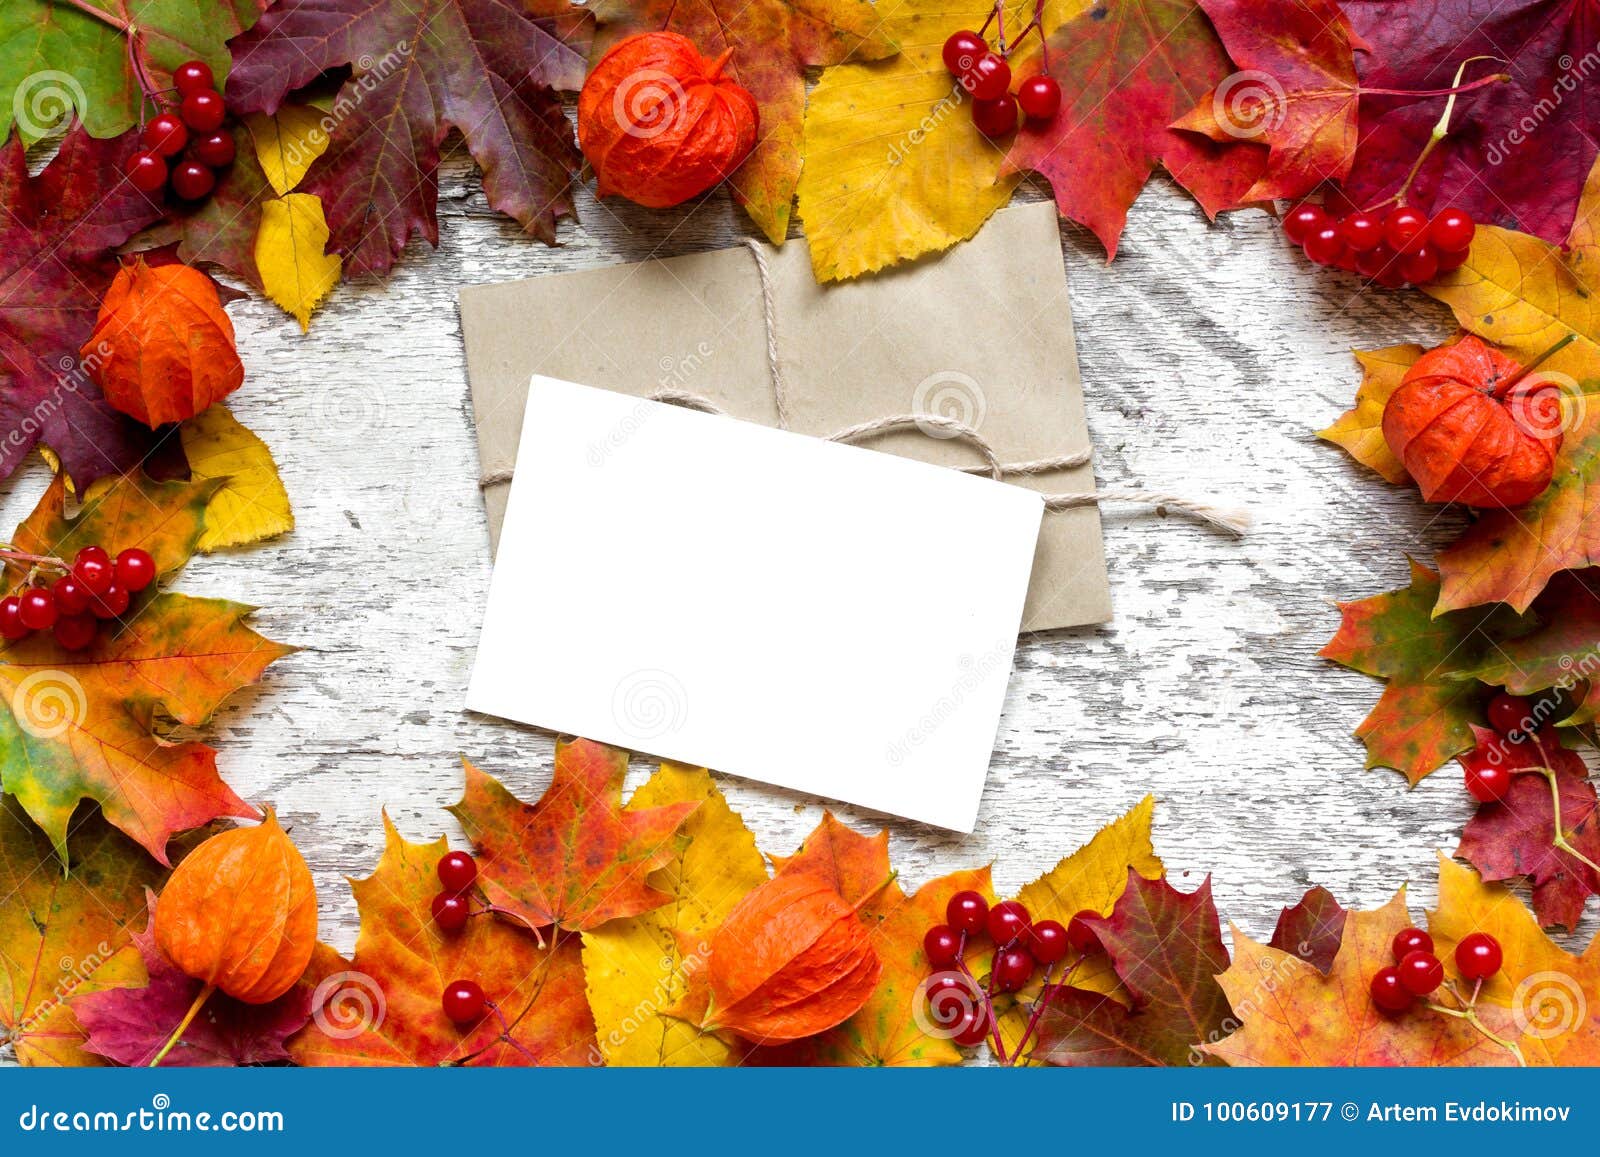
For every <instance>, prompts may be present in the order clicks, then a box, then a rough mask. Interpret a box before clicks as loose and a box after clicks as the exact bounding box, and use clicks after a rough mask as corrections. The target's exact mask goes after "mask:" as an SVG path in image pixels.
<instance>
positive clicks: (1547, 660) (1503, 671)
mask: <svg viewBox="0 0 1600 1157" xmlns="http://www.w3.org/2000/svg"><path fill="white" fill-rule="evenodd" d="M1530 613H1531V614H1532V616H1533V617H1534V619H1536V620H1537V621H1538V623H1539V626H1538V628H1537V629H1536V630H1534V631H1532V632H1531V633H1529V634H1527V635H1524V636H1523V637H1522V638H1520V639H1508V640H1505V641H1503V642H1501V643H1499V644H1498V645H1497V646H1496V647H1495V649H1494V650H1493V651H1492V652H1491V653H1490V654H1489V655H1488V656H1486V657H1485V660H1484V661H1483V662H1482V663H1480V664H1479V665H1478V666H1477V667H1476V668H1474V669H1473V671H1472V675H1473V677H1474V678H1476V679H1478V680H1480V681H1482V682H1484V683H1488V684H1491V685H1493V686H1496V687H1504V688H1505V689H1506V690H1507V691H1509V692H1511V693H1512V694H1513V695H1534V696H1538V697H1539V699H1540V700H1541V701H1544V700H1546V699H1547V697H1546V696H1542V695H1539V693H1540V692H1542V691H1548V690H1551V689H1555V690H1557V691H1560V692H1562V693H1563V695H1564V696H1567V697H1569V698H1570V701H1571V702H1572V703H1574V704H1575V705H1576V710H1574V711H1573V712H1572V714H1570V715H1568V716H1567V717H1566V718H1564V719H1556V720H1555V722H1557V723H1558V724H1560V725H1562V726H1569V725H1577V724H1583V723H1588V722H1590V721H1592V719H1593V718H1594V712H1595V710H1596V708H1597V707H1600V570H1593V569H1591V570H1585V571H1566V572H1563V573H1561V574H1558V575H1556V576H1555V577H1554V578H1553V579H1551V580H1550V584H1549V585H1548V586H1546V587H1545V588H1544V590H1543V592H1541V593H1540V595H1539V597H1538V598H1536V599H1535V600H1534V601H1533V606H1532V607H1531V608H1530ZM1538 706H1540V705H1539V704H1536V707H1538ZM1554 715H1555V706H1554V703H1553V702H1543V704H1542V713H1541V714H1540V715H1539V717H1538V720H1537V721H1538V722H1541V723H1542V722H1545V721H1546V720H1548V719H1551V718H1553V717H1554Z"/></svg>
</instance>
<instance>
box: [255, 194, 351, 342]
mask: <svg viewBox="0 0 1600 1157" xmlns="http://www.w3.org/2000/svg"><path fill="white" fill-rule="evenodd" d="M327 244H328V223H327V221H326V220H325V219H324V218H323V215H322V201H321V199H320V198H318V197H314V196H312V195H311V194H310V193H290V194H289V195H288V196H285V197H282V198H279V199H273V200H267V201H263V202H262V203H261V229H260V231H259V232H257V233H256V269H257V270H259V271H260V273H261V285H262V287H263V288H264V289H265V290H266V291H267V296H268V297H270V298H272V300H273V301H275V302H277V303H278V304H279V305H281V306H282V307H283V308H284V309H286V310H288V311H289V312H290V313H292V314H293V315H294V316H295V319H296V320H297V321H299V322H300V328H301V330H306V329H308V328H310V325H311V311H312V310H314V309H316V308H317V306H319V305H321V304H322V301H323V299H324V298H326V297H327V296H328V294H329V293H331V292H333V287H334V286H336V285H338V284H339V272H340V269H341V268H342V262H341V261H340V259H339V255H338V254H336V253H324V252H323V250H324V249H325V248H326V247H327Z"/></svg>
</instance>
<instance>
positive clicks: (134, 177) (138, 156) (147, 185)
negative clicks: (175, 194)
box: [124, 149, 167, 193]
mask: <svg viewBox="0 0 1600 1157" xmlns="http://www.w3.org/2000/svg"><path fill="white" fill-rule="evenodd" d="M124 172H125V173H126V174H127V177H128V181H129V182H130V183H131V184H132V185H133V187H134V188H135V189H138V190H139V191H140V192H141V193H159V192H161V190H162V189H164V188H166V187H167V162H166V161H164V160H162V159H161V155H160V154H159V153H157V152H155V151H153V150H151V149H140V150H139V151H138V152H136V153H134V154H133V156H131V157H129V158H128V167H127V168H126V169H125V170H124Z"/></svg>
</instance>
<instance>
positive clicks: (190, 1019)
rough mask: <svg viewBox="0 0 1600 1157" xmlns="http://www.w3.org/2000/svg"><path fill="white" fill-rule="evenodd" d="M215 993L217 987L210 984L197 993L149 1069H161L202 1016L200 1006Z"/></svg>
mask: <svg viewBox="0 0 1600 1157" xmlns="http://www.w3.org/2000/svg"><path fill="white" fill-rule="evenodd" d="M215 991H217V986H216V985H214V984H208V985H206V986H205V987H204V988H202V989H201V990H200V991H199V992H197V993H195V997H194V1003H193V1004H191V1005H190V1006H189V1011H188V1012H186V1013H184V1014H183V1019H182V1020H180V1021H179V1022H178V1027H177V1028H175V1029H173V1030H172V1035H171V1036H169V1037H168V1038H167V1043H166V1044H164V1045H162V1046H161V1051H160V1052H158V1053H157V1054H156V1056H155V1059H154V1060H153V1061H151V1062H150V1064H149V1065H148V1066H147V1067H149V1068H152V1069H154V1068H158V1067H160V1065H161V1062H162V1061H164V1060H166V1059H167V1054H168V1053H170V1052H171V1051H172V1049H173V1046H174V1045H176V1044H177V1043H178V1042H179V1041H180V1040H182V1039H183V1034H184V1033H186V1032H188V1031H189V1026H190V1025H191V1024H193V1023H194V1018H195V1017H196V1016H198V1015H199V1014H200V1006H201V1005H203V1004H205V1002H206V1001H208V1000H210V999H211V994H212V993H213V992H215Z"/></svg>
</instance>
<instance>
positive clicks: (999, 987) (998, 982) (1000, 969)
mask: <svg viewBox="0 0 1600 1157" xmlns="http://www.w3.org/2000/svg"><path fill="white" fill-rule="evenodd" d="M1033 970H1034V959H1033V957H1032V955H1030V954H1029V952H1028V950H1027V949H1026V948H1002V949H1000V950H999V951H997V952H996V953H995V954H994V966H993V971H994V987H995V991H997V992H1016V991H1017V990H1018V989H1020V988H1022V987H1023V986H1024V985H1026V984H1027V983H1028V981H1029V980H1031V979H1032V978H1033Z"/></svg>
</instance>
